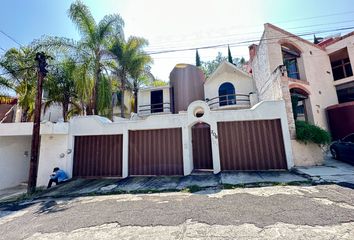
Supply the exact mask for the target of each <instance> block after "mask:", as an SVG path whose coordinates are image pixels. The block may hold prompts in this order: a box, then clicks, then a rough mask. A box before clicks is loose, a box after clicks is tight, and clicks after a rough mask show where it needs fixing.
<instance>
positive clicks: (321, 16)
mask: <svg viewBox="0 0 354 240" xmlns="http://www.w3.org/2000/svg"><path fill="white" fill-rule="evenodd" d="M351 13H354V11H347V12H340V13H333V14H327V15H320V16H312V17H307V18H296V19H291V20H287V21H279V22H274V24H281V23H289V22H298V21H303V20H309V19H317V18H323V17H331V16H337V15H345V14H351ZM345 22H350V21H343V22H337V23H345ZM329 24H335V23H327V24H320V25H329ZM320 25H318V26H320ZM313 26H316V25H313ZM250 27H259V25H248V26H241V28H247V29H249V28H250ZM232 28H237V29H240V26H237V25H234V26H232ZM296 28H302V27H295V28H287V29H296ZM256 33H261V32H250V33H244V34H256ZM244 34H243V35H244ZM234 35H238V34H234ZM239 35H242V34H239ZM177 42H178V41H177ZM171 43H176V41H175V42H172V41H167V42H161V43H159V44H171ZM159 44H157V45H159Z"/></svg>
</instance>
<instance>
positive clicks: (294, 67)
mask: <svg viewBox="0 0 354 240" xmlns="http://www.w3.org/2000/svg"><path fill="white" fill-rule="evenodd" d="M282 53H283V61H284V65H285V66H286V71H287V73H288V77H289V78H293V79H300V74H299V68H298V63H297V59H298V58H299V57H300V54H298V53H297V52H296V51H294V50H291V49H289V48H287V47H284V46H282Z"/></svg>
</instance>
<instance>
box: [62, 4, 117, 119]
mask: <svg viewBox="0 0 354 240" xmlns="http://www.w3.org/2000/svg"><path fill="white" fill-rule="evenodd" d="M68 14H69V17H70V19H71V20H72V21H73V23H74V24H75V25H76V27H77V29H78V30H79V32H80V34H81V41H80V42H79V49H81V50H82V51H85V52H88V53H89V54H90V56H91V59H90V60H91V62H92V66H93V69H92V70H93V83H94V87H93V89H92V96H91V104H90V106H88V107H89V109H88V112H87V113H88V114H97V113H98V106H97V102H98V98H99V96H98V92H99V85H100V80H101V79H104V78H103V77H102V60H103V56H104V54H105V52H106V51H105V50H106V49H107V46H108V44H109V42H110V40H111V39H113V38H118V39H120V38H124V36H123V26H124V22H123V19H122V18H121V17H120V16H119V15H118V14H112V15H106V16H104V18H103V19H102V20H101V21H100V22H99V23H98V24H97V23H96V21H95V19H94V18H93V16H92V14H91V12H90V10H89V9H88V7H87V6H86V5H84V4H83V3H82V2H81V1H76V2H75V3H73V4H71V6H70V9H69V11H68ZM92 110H93V111H92Z"/></svg>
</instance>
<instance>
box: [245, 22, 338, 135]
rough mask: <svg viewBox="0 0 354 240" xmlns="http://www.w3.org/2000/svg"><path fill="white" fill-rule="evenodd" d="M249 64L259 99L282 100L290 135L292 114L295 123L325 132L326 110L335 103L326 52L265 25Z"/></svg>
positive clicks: (336, 101)
mask: <svg viewBox="0 0 354 240" xmlns="http://www.w3.org/2000/svg"><path fill="white" fill-rule="evenodd" d="M250 61H251V64H252V75H253V78H254V80H255V82H256V86H257V90H258V97H259V99H260V100H266V99H284V100H285V101H286V106H287V113H288V119H289V125H290V128H291V129H292V131H294V114H293V112H294V111H296V113H297V116H295V117H297V119H299V120H305V121H308V122H309V123H312V124H316V125H318V126H320V127H322V128H325V129H328V124H327V118H326V108H327V107H329V106H331V105H334V104H337V103H338V99H337V94H336V89H335V87H334V84H333V76H332V74H331V72H332V68H331V63H330V60H329V56H328V54H327V52H326V50H325V49H323V48H321V47H320V46H317V45H315V44H313V43H311V42H309V41H307V40H305V39H302V38H300V37H298V36H296V35H294V34H291V33H289V32H287V31H285V30H283V29H280V28H278V27H276V26H274V25H272V24H269V23H267V24H265V25H264V32H263V35H262V38H261V40H260V43H259V46H257V45H251V46H250ZM280 66H285V68H280ZM279 74H281V76H280V78H279ZM292 101H293V102H292ZM294 101H296V102H297V103H295V104H293V103H294ZM293 107H294V108H295V109H293ZM295 115H296V114H295ZM292 135H293V136H294V132H293V133H292Z"/></svg>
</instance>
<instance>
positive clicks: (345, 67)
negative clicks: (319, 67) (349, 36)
mask: <svg viewBox="0 0 354 240" xmlns="http://www.w3.org/2000/svg"><path fill="white" fill-rule="evenodd" d="M329 57H330V60H331V66H332V73H333V78H334V80H339V79H343V78H347V77H351V76H353V70H352V65H351V64H350V59H349V56H348V50H347V48H343V49H341V50H339V51H337V52H335V53H332V54H331V55H330V56H329Z"/></svg>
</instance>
